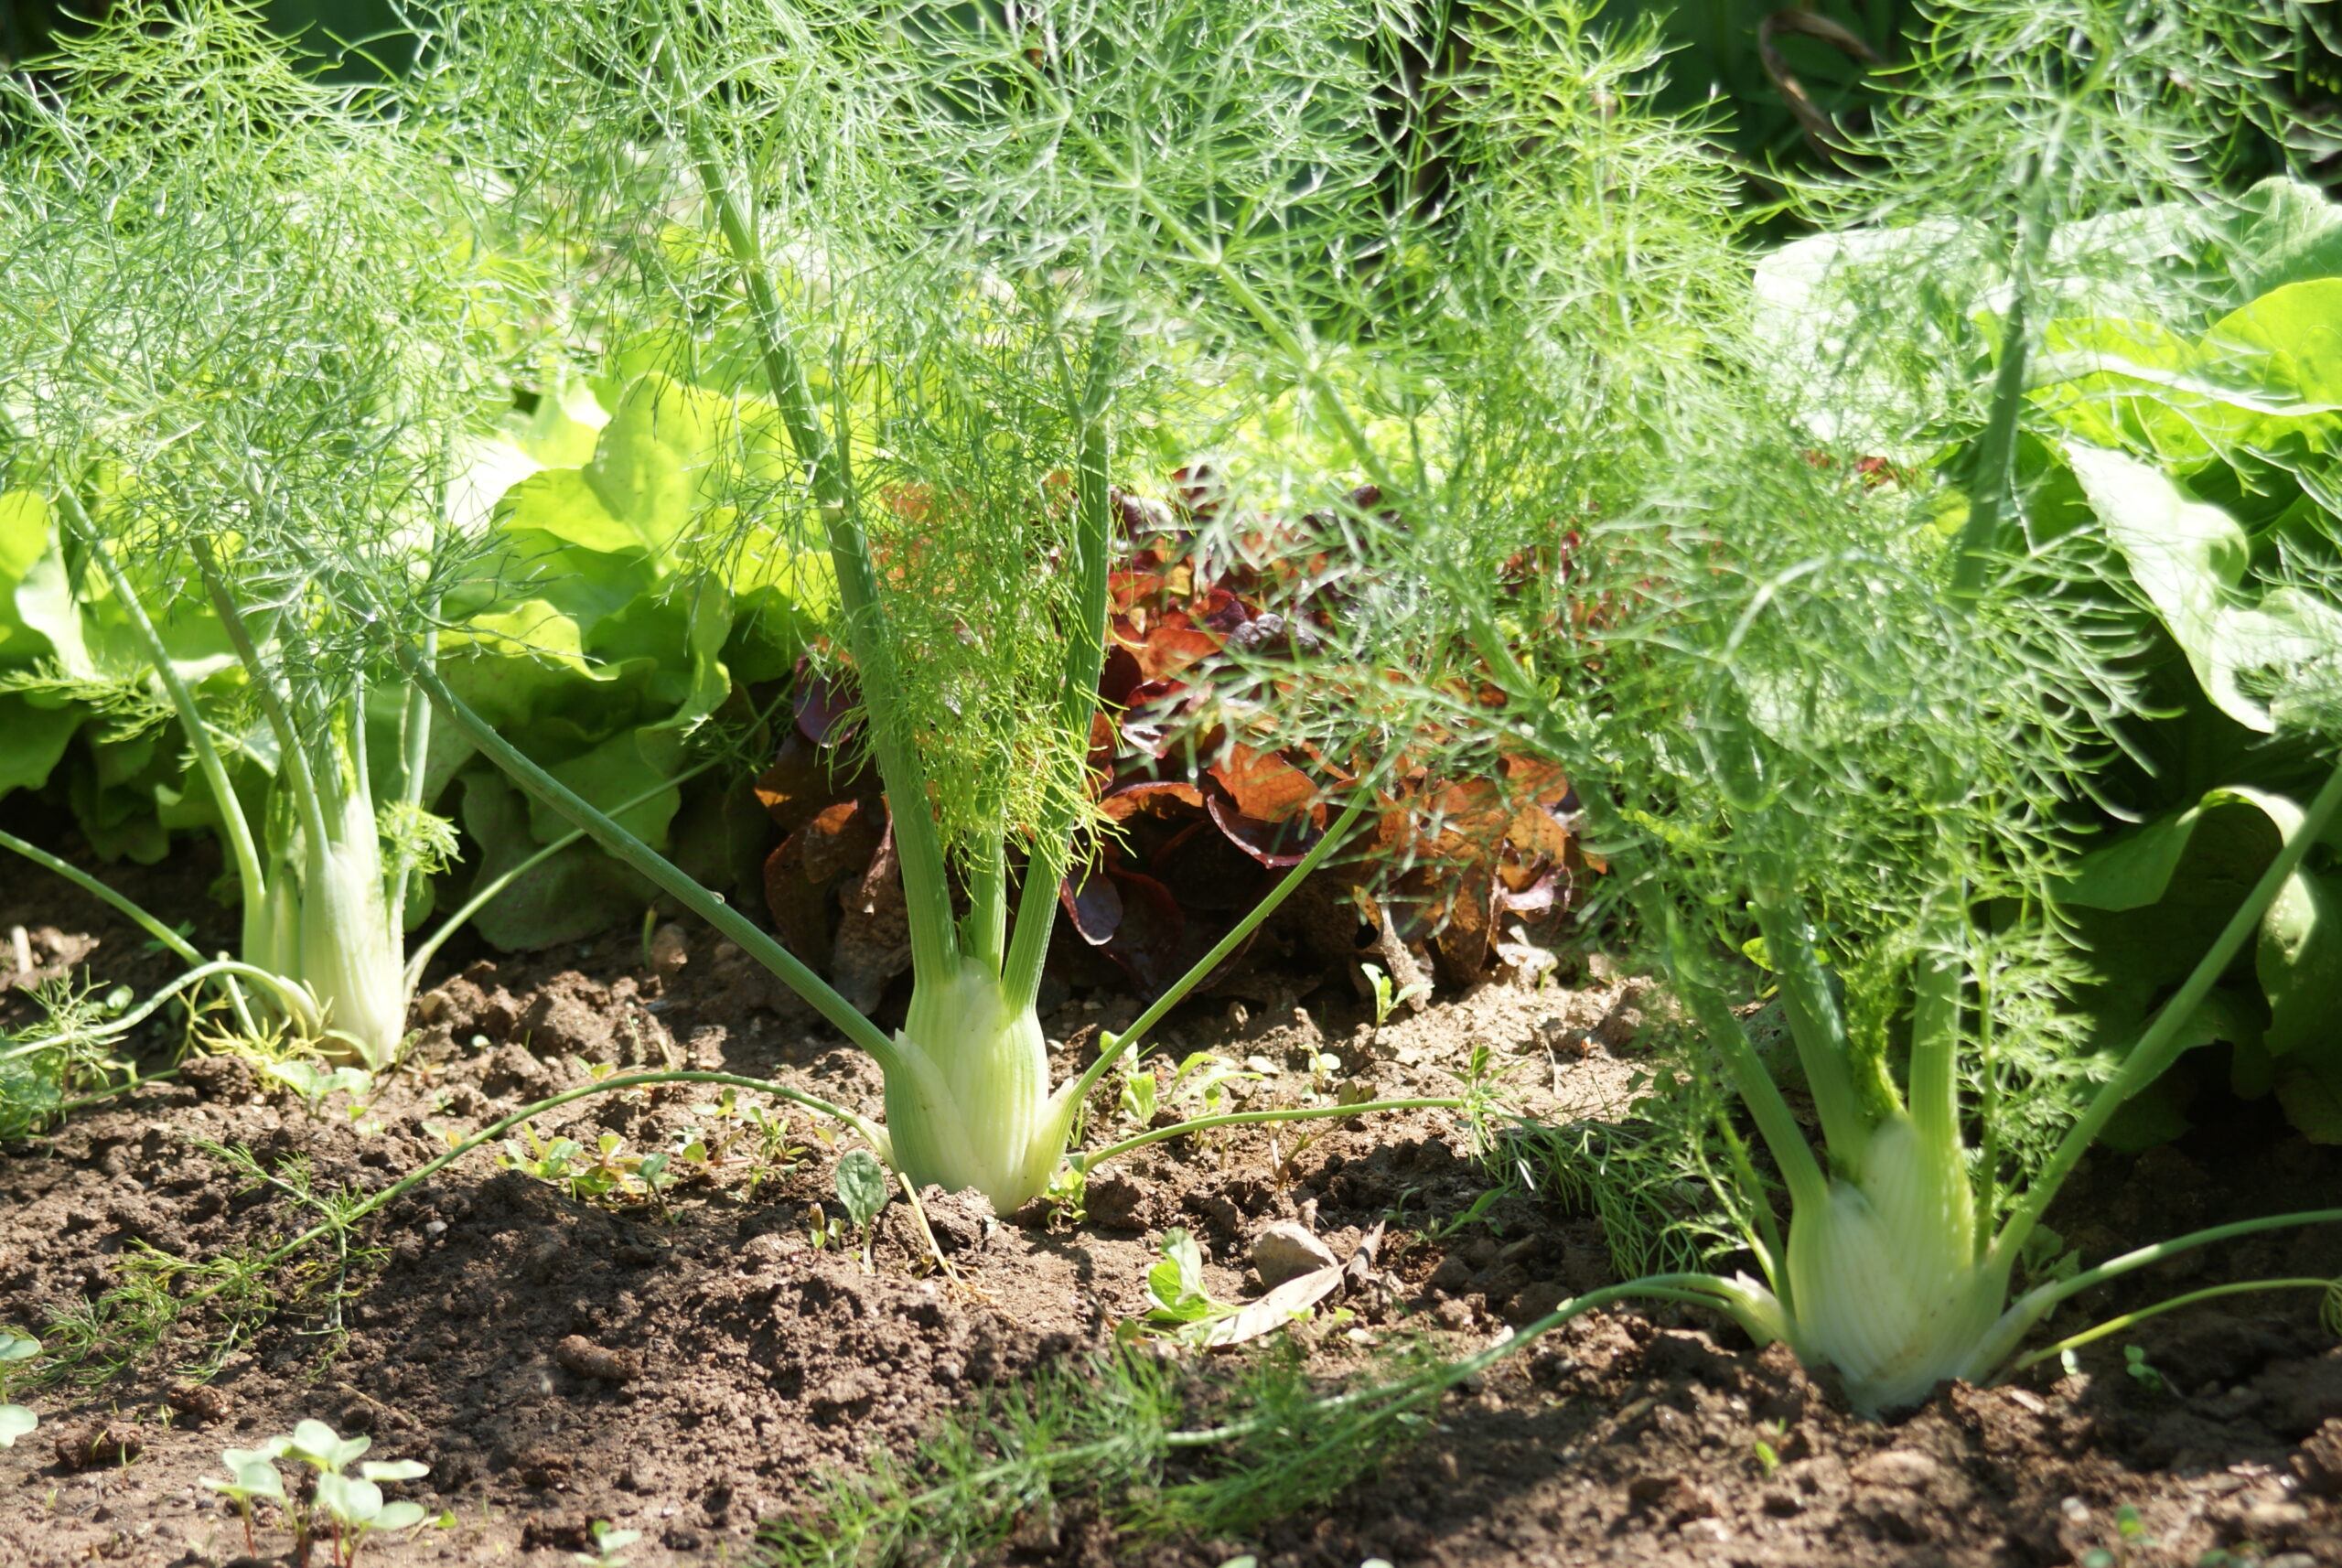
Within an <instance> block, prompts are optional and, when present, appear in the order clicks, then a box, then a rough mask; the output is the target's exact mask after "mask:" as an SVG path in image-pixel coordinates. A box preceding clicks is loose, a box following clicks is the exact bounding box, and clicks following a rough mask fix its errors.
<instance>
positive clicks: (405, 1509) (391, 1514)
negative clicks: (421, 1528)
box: [374, 1502, 424, 1530]
mask: <svg viewBox="0 0 2342 1568" xmlns="http://www.w3.org/2000/svg"><path fill="white" fill-rule="evenodd" d="M423 1518H424V1513H423V1505H422V1504H421V1503H410V1502H395V1503H384V1504H383V1505H382V1506H381V1509H378V1510H377V1511H376V1512H375V1515H374V1528H375V1529H376V1530H407V1529H411V1528H413V1527H414V1526H415V1525H418V1524H421V1523H422V1522H423Z"/></svg>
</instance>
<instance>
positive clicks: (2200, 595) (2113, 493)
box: [2065, 442, 2290, 735]
mask: <svg viewBox="0 0 2342 1568" xmlns="http://www.w3.org/2000/svg"><path fill="white" fill-rule="evenodd" d="M2065 451H2066V460H2067V462H2068V464H2069V465H2070V466H2071V467H2072V468H2073V471H2074V477H2075V478H2078V479H2079V480H2080V481H2081V486H2082V490H2083V493H2084V494H2086V495H2087V496H2088V497H2089V498H2090V509H2091V510H2093V511H2095V512H2096V513H2097V514H2098V517H2099V521H2100V522H2101V523H2102V524H2103V525H2104V526H2105V529H2106V532H2107V537H2108V538H2110V539H2111V540H2112V541H2113V542H2114V546H2115V548H2116V549H2117V550H2119V551H2121V552H2122V558H2123V561H2124V564H2126V565H2127V566H2128V567H2129V568H2130V572H2131V577H2132V580H2133V582H2135V583H2136V584H2137V585H2139V589H2140V591H2141V592H2142V593H2143V594H2144V595H2145V596H2147V600H2148V602H2149V603H2150V604H2152V605H2153V606H2154V609H2155V613H2156V615H2157V616H2158V617H2159V618H2161V620H2162V621H2163V624H2164V626H2165V628H2166V629H2168V630H2169V631H2170V633H2171V635H2172V639H2173V640H2174V641H2175V642H2176V643H2178V644H2179V648H2180V651H2181V652H2182V653H2184V654H2186V657H2187V663H2188V668H2190V669H2191V670H2193V671H2195V672H2196V679H2197V682H2198V683H2199V684H2201V685H2202V687H2203V688H2204V692H2205V694H2206V695H2208V696H2209V697H2210V698H2211V699H2212V701H2213V702H2214V703H2217V704H2218V707H2219V709H2220V711H2221V712H2223V713H2225V714H2228V715H2229V717H2231V718H2233V719H2235V720H2236V721H2237V722H2238V723H2239V724H2240V725H2246V726H2247V727H2249V728H2251V729H2255V730H2258V731H2260V732H2261V733H2262V734H2264V735H2265V734H2267V733H2268V732H2269V730H2270V729H2271V727H2272V720H2271V718H2270V714H2269V704H2268V703H2267V702H2265V701H2263V700H2262V699H2261V698H2259V697H2256V696H2254V695H2252V694H2251V693H2248V692H2246V691H2245V690H2244V689H2243V687H2242V686H2241V685H2240V683H2239V681H2238V675H2239V674H2240V671H2243V670H2247V669H2252V668H2257V667H2259V666H2261V665H2263V664H2266V663H2269V662H2272V654H2274V655H2276V656H2278V657H2279V658H2281V659H2282V658H2283V646H2280V645H2279V644H2278V643H2277V642H2273V641H2272V634H2273V633H2275V632H2276V631H2277V630H2278V628H2275V627H2273V626H2272V624H2271V623H2269V622H2267V621H2266V620H2265V619H2246V620H2241V621H2240V620H2236V619H2235V617H2236V616H2237V614H2238V612H2239V611H2240V610H2243V609H2245V608H2247V607H2245V606H2242V605H2240V604H2239V603H2238V602H2237V599H2238V594H2239V589H2240V585H2241V584H2242V582H2243V580H2244V575H2245V571H2246V568H2247V567H2248V566H2249V565H2250V564H2251V540H2250V539H2248V538H2247V537H2246V535H2245V532H2244V530H2243V529H2242V528H2241V527H2240V526H2238V524H2237V521H2236V520H2235V519H2233V518H2231V517H2229V514H2228V513H2227V512H2225V511H2222V510H2220V509H2219V508H2218V507H2216V506H2211V505H2208V504H2207V503H2205V502H2203V501H2200V500H2197V499H2195V498H2194V497H2193V496H2191V495H2189V494H2188V493H2187V492H2186V490H2184V489H2181V488H2180V487H2179V486H2178V485H2177V484H2175V483H2174V482H2173V481H2172V480H2171V479H2170V478H2167V477H2166V476H2165V474H2164V473H2163V471H2162V470H2161V469H2159V468H2157V467H2154V465H2153V464H2151V463H2145V462H2142V461H2140V460H2139V459H2138V458H2136V457H2132V456H2125V455H2124V454H2122V453H2120V452H2110V451H2107V450H2105V449H2103V448H2102V447H2097V446H2086V445H2083V444H2081V443H2079V442H2074V443H2069V444H2068V446H2067V447H2066V449H2065ZM2284 646H2290V645H2284Z"/></svg>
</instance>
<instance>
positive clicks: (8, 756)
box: [0, 692, 84, 795]
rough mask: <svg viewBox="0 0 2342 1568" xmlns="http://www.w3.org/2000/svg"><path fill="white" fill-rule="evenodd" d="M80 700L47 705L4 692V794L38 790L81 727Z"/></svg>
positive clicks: (0, 776)
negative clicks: (51, 705)
mask: <svg viewBox="0 0 2342 1568" xmlns="http://www.w3.org/2000/svg"><path fill="white" fill-rule="evenodd" d="M83 716H84V710H83V709H82V707H81V704H80V703H65V704H63V705H61V706H54V707H45V706H42V705H41V704H40V703H38V702H36V701H35V700H34V699H33V698H32V697H30V696H28V695H27V694H26V693H21V692H0V795H6V794H7V793H8V792H9V791H10V790H12V789H39V788H40V787H41V786H42V785H43V784H46V783H48V776H49V773H50V772H51V771H52V770H53V769H54V768H56V767H57V764H58V761H59V758H61V757H64V755H65V747H66V744H67V743H68V742H70V740H71V739H72V738H73V732H74V731H76V730H78V729H80V728H81V720H82V718H83Z"/></svg>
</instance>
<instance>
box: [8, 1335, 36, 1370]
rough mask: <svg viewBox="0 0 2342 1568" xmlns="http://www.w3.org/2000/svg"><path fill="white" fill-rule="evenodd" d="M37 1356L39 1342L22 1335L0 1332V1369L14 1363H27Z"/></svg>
mask: <svg viewBox="0 0 2342 1568" xmlns="http://www.w3.org/2000/svg"><path fill="white" fill-rule="evenodd" d="M39 1354H40V1341H39V1340H38V1339H33V1338H29V1337H26V1336H25V1335H22V1334H8V1333H5V1332H0V1367H5V1366H7V1365H9V1364H10V1363H12V1362H16V1361H29V1360H31V1359H33V1358H34V1357H35V1356H38V1355H39Z"/></svg>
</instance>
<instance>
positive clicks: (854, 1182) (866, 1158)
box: [837, 1149, 886, 1230]
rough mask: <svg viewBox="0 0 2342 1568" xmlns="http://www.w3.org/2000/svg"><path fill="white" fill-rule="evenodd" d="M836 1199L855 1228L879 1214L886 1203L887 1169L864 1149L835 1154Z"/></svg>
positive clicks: (865, 1223)
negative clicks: (836, 1160)
mask: <svg viewBox="0 0 2342 1568" xmlns="http://www.w3.org/2000/svg"><path fill="white" fill-rule="evenodd" d="M837 1187H838V1201H839V1202H840V1203H843V1204H844V1205H845V1211H846V1215H847V1217H848V1218H850V1219H852V1220H853V1221H854V1228H855V1229H856V1230H860V1229H862V1228H864V1227H865V1226H867V1225H868V1224H869V1223H870V1222H871V1221H872V1220H874V1219H877V1218H878V1211H879V1210H880V1209H882V1208H886V1167H885V1166H883V1165H880V1164H879V1163H878V1160H877V1157H876V1155H872V1154H871V1153H870V1151H869V1150H867V1149H849V1150H847V1151H846V1152H845V1153H844V1154H843V1155H840V1156H839V1158H838V1173H837Z"/></svg>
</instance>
